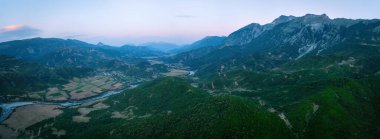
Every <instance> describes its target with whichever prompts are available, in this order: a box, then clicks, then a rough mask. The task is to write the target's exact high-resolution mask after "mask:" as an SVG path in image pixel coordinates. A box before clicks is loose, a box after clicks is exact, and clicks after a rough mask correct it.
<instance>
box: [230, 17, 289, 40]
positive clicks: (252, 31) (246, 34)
mask: <svg viewBox="0 0 380 139" xmlns="http://www.w3.org/2000/svg"><path fill="white" fill-rule="evenodd" d="M295 18H296V17H294V16H284V15H282V16H280V17H278V18H277V19H275V20H274V21H273V22H272V23H270V24H266V25H263V26H262V25H260V24H257V23H252V24H250V25H247V26H245V27H243V28H241V29H239V30H237V31H235V32H233V33H231V34H230V35H229V36H228V37H227V39H226V41H225V45H226V46H231V45H244V44H248V43H250V42H251V41H252V40H253V39H255V38H257V37H258V36H260V35H261V33H263V32H264V31H267V30H271V29H272V28H273V27H275V26H277V25H278V24H281V23H285V22H288V21H290V20H293V19H295Z"/></svg>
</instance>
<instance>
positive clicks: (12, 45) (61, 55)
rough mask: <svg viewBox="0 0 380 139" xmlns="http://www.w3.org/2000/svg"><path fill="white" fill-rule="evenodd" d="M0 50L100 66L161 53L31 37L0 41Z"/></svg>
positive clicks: (56, 63) (57, 62) (51, 62)
mask: <svg viewBox="0 0 380 139" xmlns="http://www.w3.org/2000/svg"><path fill="white" fill-rule="evenodd" d="M0 54H2V55H8V56H14V57H17V58H19V59H23V60H27V61H31V62H36V63H40V64H43V65H47V66H53V67H54V66H70V67H102V66H106V65H107V63H108V62H111V61H112V60H118V61H121V60H127V61H132V59H136V58H139V57H143V56H157V55H160V54H161V53H159V52H156V51H152V50H150V49H146V48H139V47H129V46H124V47H120V48H118V47H112V46H108V45H93V44H89V43H85V42H82V41H78V40H70V39H68V40H63V39H57V38H46V39H44V38H34V39H27V40H18V41H10V42H3V43H0ZM128 59H131V60H128Z"/></svg>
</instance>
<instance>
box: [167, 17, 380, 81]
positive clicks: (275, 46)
mask: <svg viewBox="0 0 380 139" xmlns="http://www.w3.org/2000/svg"><path fill="white" fill-rule="evenodd" d="M379 25H380V20H376V19H374V20H351V19H330V18H329V17H328V16H327V15H312V14H308V15H305V16H302V17H292V16H289V17H286V16H281V17H279V18H278V19H276V20H274V21H273V22H272V23H270V24H266V25H262V26H261V25H259V24H251V25H248V26H246V27H243V28H242V29H240V30H238V31H236V32H234V33H232V34H231V35H229V36H228V37H227V38H226V41H225V43H224V44H222V45H220V46H218V47H209V48H200V49H197V50H193V51H190V52H184V53H180V54H178V55H176V56H173V57H172V60H174V61H180V62H183V63H184V64H187V65H189V66H191V67H194V69H197V70H201V71H202V70H204V71H205V73H210V72H209V71H213V72H216V71H217V70H218V69H220V67H221V66H222V65H223V66H224V69H225V70H226V69H230V68H242V67H243V66H244V67H246V68H249V69H255V70H271V69H273V68H277V67H279V66H281V65H283V64H285V63H287V62H291V61H294V60H298V59H301V58H302V57H305V56H309V55H319V54H322V53H323V52H325V51H327V50H329V49H331V50H332V49H333V48H334V47H335V46H340V45H344V44H357V45H361V44H374V45H377V43H379V41H380V38H379V36H380V34H379V33H380V32H379V31H378V30H379V29H378V28H379ZM340 50H342V49H340ZM343 51H344V50H343ZM200 73H202V72H199V74H200Z"/></svg>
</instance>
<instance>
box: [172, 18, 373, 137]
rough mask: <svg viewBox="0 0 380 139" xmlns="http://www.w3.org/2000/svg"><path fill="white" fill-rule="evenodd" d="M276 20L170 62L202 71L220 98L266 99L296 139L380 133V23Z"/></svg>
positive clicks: (206, 86) (205, 84) (208, 86)
mask: <svg viewBox="0 0 380 139" xmlns="http://www.w3.org/2000/svg"><path fill="white" fill-rule="evenodd" d="M280 18H281V17H280ZM282 18H283V17H282ZM275 21H276V20H275ZM275 21H274V22H272V23H270V24H266V25H259V24H251V25H248V26H246V27H243V28H242V29H240V30H238V31H236V32H234V33H232V34H231V35H229V37H227V39H226V43H225V44H222V45H220V46H216V47H207V48H199V49H196V50H193V51H189V52H184V53H180V54H177V55H175V56H173V57H172V58H171V59H170V58H169V59H168V60H167V61H168V62H173V61H174V62H180V63H183V64H185V65H188V66H190V67H191V68H192V69H193V70H196V71H197V72H196V75H195V76H197V77H198V78H200V79H201V83H200V86H201V88H203V89H205V90H208V92H209V93H211V94H213V95H215V96H221V95H222V96H223V95H227V96H230V95H232V96H240V97H246V98H250V99H253V100H255V101H259V103H260V105H261V107H264V108H267V110H268V111H270V112H273V113H276V114H278V116H279V117H281V119H283V120H284V122H285V123H287V126H288V128H289V129H290V130H291V131H292V132H293V133H294V135H295V136H296V138H376V137H377V136H378V135H380V132H379V131H378V126H377V125H378V124H379V121H380V119H379V118H377V117H378V116H377V115H378V114H380V105H379V103H378V102H377V99H378V98H379V97H380V93H379V91H378V87H377V86H378V85H377V84H379V83H380V76H379V73H380V64H379V63H380V53H379V52H380V32H379V28H380V20H378V19H372V20H364V19H360V20H352V19H342V18H339V19H330V18H329V17H328V16H327V15H313V14H307V15H305V16H302V17H294V18H293V17H292V18H290V19H289V20H283V21H284V22H281V23H278V24H276V22H275ZM265 26H270V27H268V28H265Z"/></svg>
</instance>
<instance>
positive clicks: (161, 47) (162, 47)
mask: <svg viewBox="0 0 380 139" xmlns="http://www.w3.org/2000/svg"><path fill="white" fill-rule="evenodd" d="M139 46H144V47H148V48H151V49H153V50H156V51H162V52H168V51H169V50H172V49H177V48H179V47H181V46H179V45H177V44H173V43H167V42H149V43H143V44H140V45H139Z"/></svg>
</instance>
